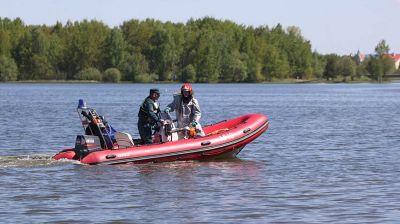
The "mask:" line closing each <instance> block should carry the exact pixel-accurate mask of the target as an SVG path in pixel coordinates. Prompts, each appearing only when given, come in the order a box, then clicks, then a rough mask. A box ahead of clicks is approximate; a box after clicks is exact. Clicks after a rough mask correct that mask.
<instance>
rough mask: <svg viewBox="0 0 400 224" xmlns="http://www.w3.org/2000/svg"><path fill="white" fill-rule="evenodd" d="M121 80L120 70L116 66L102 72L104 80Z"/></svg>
mask: <svg viewBox="0 0 400 224" xmlns="http://www.w3.org/2000/svg"><path fill="white" fill-rule="evenodd" d="M120 80H121V72H120V71H119V70H118V69H117V68H109V69H107V70H106V71H105V72H104V75H103V81H104V82H119V81H120Z"/></svg>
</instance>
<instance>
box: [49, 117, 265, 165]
mask: <svg viewBox="0 0 400 224" xmlns="http://www.w3.org/2000/svg"><path fill="white" fill-rule="evenodd" d="M268 127H269V121H268V118H267V117H266V116H264V115H261V114H248V115H243V116H240V117H238V118H235V119H232V120H227V121H223V122H219V123H217V124H214V125H209V126H206V127H204V131H205V133H206V136H205V137H200V138H196V139H185V140H179V141H175V142H165V143H161V144H153V145H143V146H134V147H131V148H124V149H116V150H102V151H96V152H92V153H90V154H89V155H87V156H85V157H84V158H82V159H80V160H79V161H80V162H81V163H85V164H91V165H96V164H121V163H149V162H152V163H156V162H171V161H187V160H208V159H216V158H226V157H235V156H236V155H237V154H238V153H239V152H240V151H241V150H242V149H243V148H244V147H245V146H246V145H247V144H248V143H250V142H252V141H253V140H254V139H256V138H257V137H259V136H260V135H261V134H262V133H263V132H265V131H266V130H267V129H268ZM53 158H54V159H56V160H58V159H72V160H78V159H77V158H76V155H75V151H74V149H67V150H64V151H62V152H60V153H58V154H56V155H55V156H54V157H53Z"/></svg>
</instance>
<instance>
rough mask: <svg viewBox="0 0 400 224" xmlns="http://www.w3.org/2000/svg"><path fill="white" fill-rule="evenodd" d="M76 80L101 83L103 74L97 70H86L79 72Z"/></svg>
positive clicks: (75, 77)
mask: <svg viewBox="0 0 400 224" xmlns="http://www.w3.org/2000/svg"><path fill="white" fill-rule="evenodd" d="M74 79H77V80H93V81H101V80H102V75H101V72H100V71H99V70H98V69H97V68H93V67H90V68H85V69H82V70H81V71H79V72H78V73H77V74H76V75H75V76H74Z"/></svg>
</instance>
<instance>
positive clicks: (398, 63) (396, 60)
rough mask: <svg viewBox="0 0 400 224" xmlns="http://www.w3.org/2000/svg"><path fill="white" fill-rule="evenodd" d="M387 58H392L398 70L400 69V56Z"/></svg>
mask: <svg viewBox="0 0 400 224" xmlns="http://www.w3.org/2000/svg"><path fill="white" fill-rule="evenodd" d="M385 56H388V57H390V58H391V59H392V60H393V61H394V65H395V66H396V69H399V66H400V54H395V53H392V54H385Z"/></svg>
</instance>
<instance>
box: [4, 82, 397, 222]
mask: <svg viewBox="0 0 400 224" xmlns="http://www.w3.org/2000/svg"><path fill="white" fill-rule="evenodd" d="M153 87H158V88H160V90H161V92H162V96H161V105H162V107H163V106H165V105H166V104H167V103H168V102H169V101H170V100H172V97H171V94H172V93H173V92H175V91H176V90H177V89H178V88H179V85H178V84H152V85H149V84H143V85H139V84H119V85H113V84H0V114H1V116H0V125H1V128H0V177H1V182H0V200H1V203H0V222H1V223H21V222H22V223H46V222H50V223H87V222H98V223H114V222H115V223H397V222H398V221H399V220H400V203H399V201H400V194H399V193H398V191H399V190H398V189H400V165H399V160H400V152H399V148H400V147H399V146H400V134H399V133H400V84H399V83H397V84H351V85H345V84H310V85H308V84H299V85H280V84H273V85H268V84H196V85H194V89H195V94H196V96H197V98H198V100H199V102H200V105H201V107H202V110H203V117H202V124H210V123H214V122H217V121H220V120H224V119H229V118H233V117H236V116H239V115H242V114H246V113H263V114H265V115H267V116H268V117H269V118H270V128H269V130H268V131H267V132H266V133H264V134H263V135H261V136H260V137H259V138H258V139H256V140H255V141H254V142H252V143H251V144H249V145H247V146H246V147H245V148H244V149H243V151H242V152H241V153H240V154H239V158H238V159H234V160H226V161H209V162H173V163H162V164H144V165H116V166H85V165H81V164H79V163H76V162H69V161H53V160H51V156H52V155H53V154H55V153H56V152H57V151H59V150H61V149H63V148H67V147H72V146H73V143H74V140H75V136H76V134H78V133H81V132H82V127H81V126H80V123H79V120H78V117H77V113H76V111H75V108H76V106H77V103H78V99H80V98H84V99H85V100H86V101H87V104H88V105H89V106H92V107H94V108H96V109H97V111H98V112H99V113H100V114H102V115H105V116H106V118H107V120H108V121H109V122H110V123H111V124H112V125H113V126H114V127H115V128H116V129H118V130H120V131H127V132H129V133H131V134H132V135H133V136H135V137H137V136H138V132H137V130H136V122H137V116H136V115H137V111H138V107H139V105H140V103H141V102H142V100H143V99H144V97H146V95H147V94H148V90H149V89H150V88H153Z"/></svg>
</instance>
